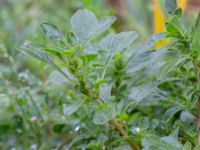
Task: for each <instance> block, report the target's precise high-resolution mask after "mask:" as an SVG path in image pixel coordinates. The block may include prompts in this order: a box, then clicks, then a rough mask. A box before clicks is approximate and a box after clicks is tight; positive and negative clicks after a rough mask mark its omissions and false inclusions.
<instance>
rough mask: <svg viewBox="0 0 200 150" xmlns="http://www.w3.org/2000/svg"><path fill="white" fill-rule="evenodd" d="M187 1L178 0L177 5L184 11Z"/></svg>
mask: <svg viewBox="0 0 200 150" xmlns="http://www.w3.org/2000/svg"><path fill="white" fill-rule="evenodd" d="M187 1H188V0H178V6H179V7H180V8H181V9H182V10H183V11H185V9H186V7H187Z"/></svg>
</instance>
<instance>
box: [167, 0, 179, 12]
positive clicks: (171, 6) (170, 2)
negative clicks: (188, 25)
mask: <svg viewBox="0 0 200 150" xmlns="http://www.w3.org/2000/svg"><path fill="white" fill-rule="evenodd" d="M165 7H166V9H167V12H168V13H169V14H172V13H173V12H174V11H175V10H176V8H177V3H176V0H165Z"/></svg>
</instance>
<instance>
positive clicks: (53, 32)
mask: <svg viewBox="0 0 200 150" xmlns="http://www.w3.org/2000/svg"><path fill="white" fill-rule="evenodd" d="M41 27H42V29H43V31H44V34H45V36H46V37H47V38H49V39H51V40H60V39H62V35H61V33H60V31H59V29H58V28H57V27H56V26H55V25H52V24H50V23H43V24H41Z"/></svg>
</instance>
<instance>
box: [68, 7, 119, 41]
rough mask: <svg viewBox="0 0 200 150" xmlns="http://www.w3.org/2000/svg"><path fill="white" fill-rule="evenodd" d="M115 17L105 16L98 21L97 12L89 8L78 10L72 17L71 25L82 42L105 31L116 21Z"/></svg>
mask: <svg viewBox="0 0 200 150" xmlns="http://www.w3.org/2000/svg"><path fill="white" fill-rule="evenodd" d="M115 20H116V18H115V17H111V16H110V17H105V18H103V19H102V20H100V21H98V20H97V18H96V16H95V14H94V13H93V12H92V11H90V10H88V9H80V10H78V11H77V12H76V13H75V14H74V15H73V16H72V18H71V26H72V28H73V30H74V32H75V34H76V36H77V38H78V40H79V41H80V42H81V43H84V42H87V41H89V40H92V39H93V38H95V37H96V36H98V35H99V34H100V33H101V32H104V31H105V30H106V29H107V28H109V27H110V26H111V25H112V24H113V23H114V22H115Z"/></svg>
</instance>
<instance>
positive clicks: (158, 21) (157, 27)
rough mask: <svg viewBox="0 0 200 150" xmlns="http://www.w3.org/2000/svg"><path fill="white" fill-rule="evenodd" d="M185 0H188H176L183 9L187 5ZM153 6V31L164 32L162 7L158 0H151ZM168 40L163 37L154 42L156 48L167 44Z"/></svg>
mask: <svg viewBox="0 0 200 150" xmlns="http://www.w3.org/2000/svg"><path fill="white" fill-rule="evenodd" d="M187 1H188V0H178V6H179V7H180V8H181V9H182V10H183V11H185V9H186V7H187ZM153 6H154V32H155V33H159V32H164V31H165V16H164V13H163V12H162V9H161V7H160V4H159V0H153ZM168 42H169V39H164V40H161V41H159V42H157V43H156V44H155V46H156V47H157V48H159V47H161V46H163V45H165V44H167V43H168Z"/></svg>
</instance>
